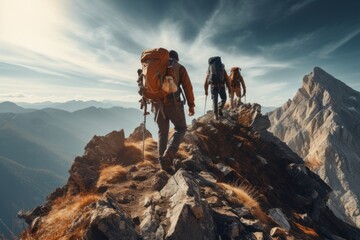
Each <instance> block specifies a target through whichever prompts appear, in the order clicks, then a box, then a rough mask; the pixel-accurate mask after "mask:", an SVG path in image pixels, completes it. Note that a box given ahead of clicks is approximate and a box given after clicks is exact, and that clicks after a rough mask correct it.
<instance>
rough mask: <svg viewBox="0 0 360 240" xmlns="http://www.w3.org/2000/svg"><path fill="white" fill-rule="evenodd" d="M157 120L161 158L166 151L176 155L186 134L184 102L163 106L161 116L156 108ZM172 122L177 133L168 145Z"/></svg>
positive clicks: (157, 107)
mask: <svg viewBox="0 0 360 240" xmlns="http://www.w3.org/2000/svg"><path fill="white" fill-rule="evenodd" d="M155 110H156V111H155V116H156V115H157V116H156V117H157V118H155V120H156V123H157V125H158V128H159V131H158V138H159V139H158V151H159V157H162V156H163V154H164V152H165V151H171V152H172V153H174V154H175V153H176V152H177V151H178V149H179V145H180V143H181V142H182V140H183V138H184V135H185V133H186V129H187V127H186V120H185V113H184V105H183V103H182V102H171V103H167V104H163V113H164V114H162V113H161V112H160V113H159V114H157V113H158V111H159V106H156V107H155ZM170 121H171V122H172V123H173V124H174V127H175V132H174V134H173V135H172V136H171V138H170V141H169V143H168V135H169V128H170Z"/></svg>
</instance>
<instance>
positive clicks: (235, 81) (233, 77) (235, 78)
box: [229, 67, 240, 87]
mask: <svg viewBox="0 0 360 240" xmlns="http://www.w3.org/2000/svg"><path fill="white" fill-rule="evenodd" d="M229 78H230V84H231V86H233V87H237V86H240V72H239V68H238V67H232V68H231V69H230V77H229Z"/></svg>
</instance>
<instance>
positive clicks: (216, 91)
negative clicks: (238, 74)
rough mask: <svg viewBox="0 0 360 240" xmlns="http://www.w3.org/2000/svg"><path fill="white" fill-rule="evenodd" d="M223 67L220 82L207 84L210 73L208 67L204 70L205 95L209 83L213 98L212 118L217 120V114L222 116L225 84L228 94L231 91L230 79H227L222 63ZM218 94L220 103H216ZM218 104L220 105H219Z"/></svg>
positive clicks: (224, 101)
mask: <svg viewBox="0 0 360 240" xmlns="http://www.w3.org/2000/svg"><path fill="white" fill-rule="evenodd" d="M222 67H223V72H224V73H223V74H224V77H223V81H222V83H220V84H209V75H210V68H208V70H207V72H206V77H205V83H204V88H205V95H206V96H207V95H208V89H209V85H211V99H212V100H213V110H214V119H215V120H218V118H219V117H218V116H222V115H223V113H222V110H223V108H224V106H225V103H226V90H225V84H226V86H227V88H228V92H229V95H230V92H231V85H230V81H229V76H228V75H227V73H226V70H225V65H224V64H222ZM219 95H220V98H221V103H220V104H218V96H219ZM219 105H220V106H219Z"/></svg>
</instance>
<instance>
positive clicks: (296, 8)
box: [286, 0, 315, 16]
mask: <svg viewBox="0 0 360 240" xmlns="http://www.w3.org/2000/svg"><path fill="white" fill-rule="evenodd" d="M314 1H315V0H305V1H299V2H298V3H296V4H294V5H292V6H291V7H290V9H289V10H288V11H287V13H286V15H287V16H289V15H292V14H294V13H296V12H298V11H300V10H302V9H304V8H305V7H307V6H308V5H309V4H311V3H312V2H314Z"/></svg>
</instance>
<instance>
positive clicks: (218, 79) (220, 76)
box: [208, 56, 224, 85]
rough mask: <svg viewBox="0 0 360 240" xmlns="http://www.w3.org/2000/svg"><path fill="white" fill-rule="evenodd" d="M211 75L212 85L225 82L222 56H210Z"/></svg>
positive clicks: (209, 76) (210, 82)
mask: <svg viewBox="0 0 360 240" xmlns="http://www.w3.org/2000/svg"><path fill="white" fill-rule="evenodd" d="M208 62H209V75H208V83H209V84H212V85H220V84H223V83H224V68H223V65H222V63H221V58H220V57H218V56H216V57H211V58H209V61H208Z"/></svg>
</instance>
